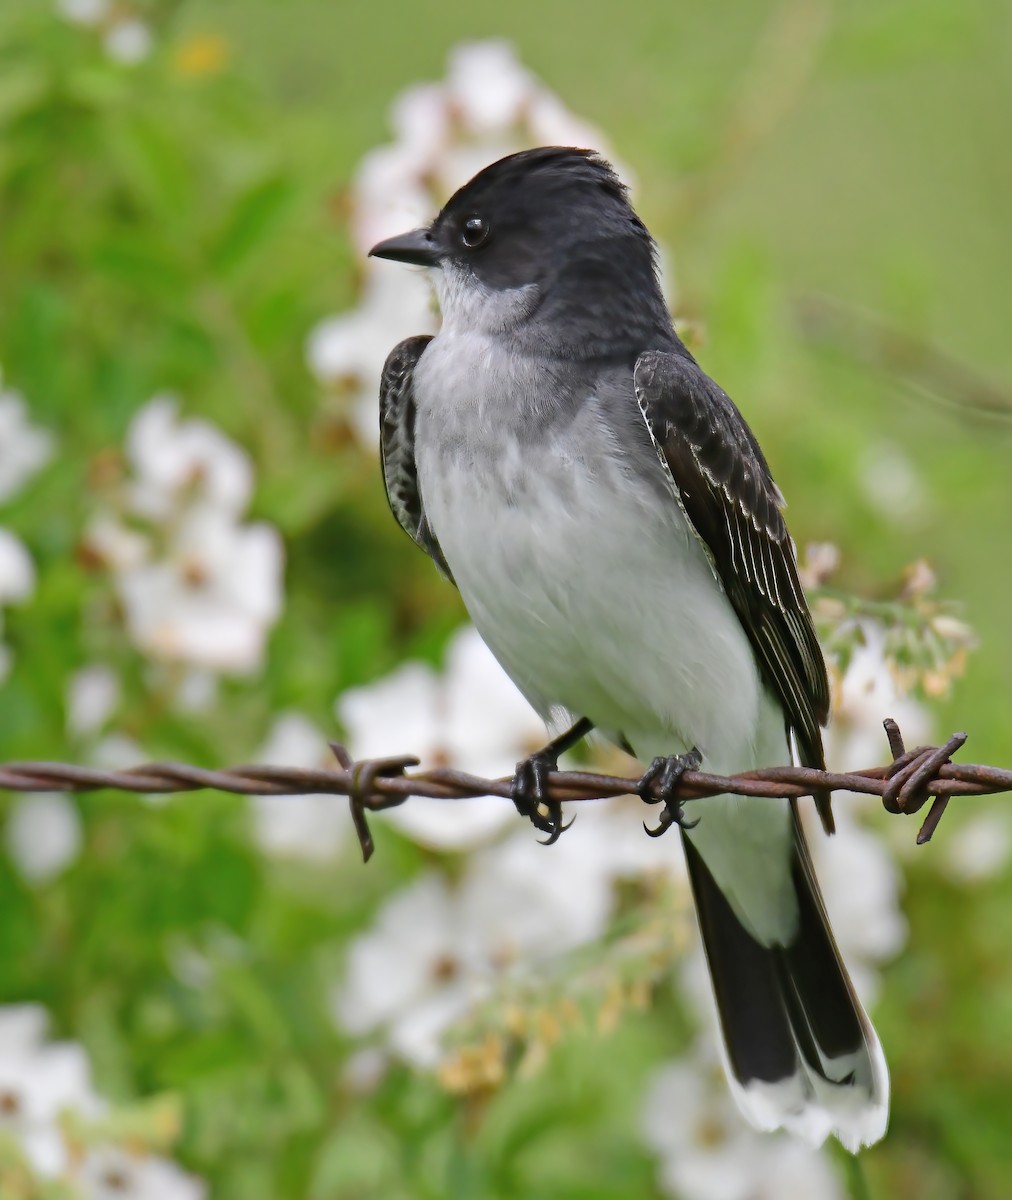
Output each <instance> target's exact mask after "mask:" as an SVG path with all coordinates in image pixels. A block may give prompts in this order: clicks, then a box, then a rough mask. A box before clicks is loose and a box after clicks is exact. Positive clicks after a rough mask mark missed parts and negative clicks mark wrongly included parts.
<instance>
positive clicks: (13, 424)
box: [0, 390, 53, 504]
mask: <svg viewBox="0 0 1012 1200" xmlns="http://www.w3.org/2000/svg"><path fill="white" fill-rule="evenodd" d="M52 453H53V439H52V437H51V436H50V435H49V434H48V433H46V432H45V431H44V430H42V429H38V428H37V427H36V426H34V425H32V423H31V422H30V421H29V419H28V414H27V410H26V408H25V402H24V400H23V399H22V397H21V396H20V395H19V394H18V393H17V392H13V391H9V390H8V391H4V390H0V504H2V503H3V502H4V501H5V500H9V499H10V498H11V497H12V496H14V495H15V494H16V493H17V492H18V491H20V490H21V488H22V487H23V486H24V485H25V483H27V482H28V480H29V479H30V478H31V477H32V476H33V475H34V474H35V472H36V471H38V470H39V469H40V467H43V466H45V464H46V463H47V462H48V461H49V459H50V458H51V457H52Z"/></svg>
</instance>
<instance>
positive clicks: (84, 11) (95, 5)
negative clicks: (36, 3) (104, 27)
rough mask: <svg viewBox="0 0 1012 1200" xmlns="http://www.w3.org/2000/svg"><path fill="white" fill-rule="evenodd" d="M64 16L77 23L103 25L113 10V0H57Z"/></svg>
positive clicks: (58, 9) (58, 8)
mask: <svg viewBox="0 0 1012 1200" xmlns="http://www.w3.org/2000/svg"><path fill="white" fill-rule="evenodd" d="M56 8H57V11H58V12H59V13H60V15H61V16H62V17H65V18H66V19H67V20H68V21H72V22H73V23H74V24H75V25H101V23H102V22H103V21H104V20H105V19H106V17H107V16H108V15H109V13H110V12H111V10H112V3H111V0H56Z"/></svg>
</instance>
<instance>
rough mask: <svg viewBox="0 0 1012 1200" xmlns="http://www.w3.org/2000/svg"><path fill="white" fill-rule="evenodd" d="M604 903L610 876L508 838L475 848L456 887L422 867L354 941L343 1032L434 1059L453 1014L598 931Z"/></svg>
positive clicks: (410, 1056) (338, 1004) (414, 1057)
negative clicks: (375, 1035) (375, 1036)
mask: <svg viewBox="0 0 1012 1200" xmlns="http://www.w3.org/2000/svg"><path fill="white" fill-rule="evenodd" d="M610 910H611V892H610V888H609V887H608V884H607V881H606V880H605V879H604V877H603V876H601V875H600V874H599V873H598V872H597V871H595V870H594V869H593V868H590V869H588V868H587V866H586V864H584V863H583V861H582V860H581V858H580V856H579V854H578V853H573V852H570V853H566V851H565V850H564V848H563V844H562V843H560V844H559V845H557V846H553V847H552V848H551V850H548V849H546V848H545V847H542V846H538V845H537V844H536V843H535V842H534V841H533V840H532V839H531V838H530V837H528V836H526V835H525V836H524V837H518V838H513V839H510V840H509V841H507V842H506V843H504V844H502V845H499V846H496V847H495V848H494V849H493V850H489V851H486V852H485V853H483V854H479V855H477V856H476V857H475V858H474V859H473V860H472V861H471V863H470V864H469V867H468V870H467V872H466V873H465V875H464V877H463V878H462V879H461V880H460V882H459V884H458V885H457V886H456V887H455V888H451V887H450V885H449V884H448V883H447V882H446V881H445V880H444V879H443V878H442V877H441V876H440V875H438V874H437V873H436V872H429V873H428V874H426V875H423V876H422V877H421V878H420V879H417V880H416V881H415V882H414V883H412V884H411V885H409V887H408V888H406V889H405V890H404V891H403V892H401V893H400V895H397V896H394V897H393V898H392V899H391V900H389V901H387V903H386V904H385V905H384V906H383V907H382V908H381V909H380V911H379V913H378V914H377V917H376V920H375V922H374V924H373V927H372V929H371V930H369V931H368V932H367V933H365V934H364V935H362V936H361V937H359V938H357V939H356V940H355V942H354V943H353V944H352V947H351V951H350V953H349V959H348V972H347V978H346V980H345V984H344V986H343V988H342V989H341V990H340V991H339V993H338V995H337V997H336V999H335V1012H336V1016H337V1018H338V1020H339V1022H340V1023H341V1024H342V1025H343V1027H344V1028H345V1029H346V1030H347V1031H348V1032H349V1033H353V1034H363V1033H369V1032H372V1031H374V1030H379V1029H382V1030H383V1031H384V1032H385V1034H386V1038H387V1040H388V1042H389V1045H390V1047H391V1049H392V1050H393V1051H394V1053H396V1054H397V1055H399V1056H400V1057H401V1058H403V1059H405V1060H406V1061H408V1062H410V1063H412V1064H414V1065H416V1066H420V1067H432V1066H435V1065H436V1064H437V1063H438V1061H439V1059H440V1056H441V1052H442V1036H443V1034H444V1033H445V1031H446V1030H447V1029H448V1028H449V1027H450V1026H451V1025H453V1024H454V1022H456V1021H457V1020H458V1019H460V1018H461V1017H462V1016H464V1014H465V1013H467V1012H468V1011H469V1010H470V1009H471V1008H472V1007H473V1006H474V1005H475V1004H476V1003H478V1002H479V1001H480V1000H482V999H484V998H485V997H487V996H489V995H490V994H491V993H492V992H493V991H494V990H495V988H496V986H497V985H500V984H502V983H503V982H504V981H506V980H510V979H518V978H523V977H525V976H528V975H530V974H532V973H537V972H538V971H539V970H541V971H547V970H550V969H551V967H552V964H553V963H556V962H557V960H558V958H559V956H560V955H561V954H563V953H565V952H566V951H567V950H570V949H573V948H574V947H576V946H579V945H582V944H584V943H586V942H588V941H591V940H593V939H594V938H596V937H599V936H600V935H601V933H602V932H603V930H604V927H605V924H606V922H607V919H608V916H609V914H610Z"/></svg>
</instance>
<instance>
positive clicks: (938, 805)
mask: <svg viewBox="0 0 1012 1200" xmlns="http://www.w3.org/2000/svg"><path fill="white" fill-rule="evenodd" d="M883 724H884V727H885V731H886V736H887V737H888V739H889V748H890V752H891V753H892V756H893V757H892V762H890V763H888V764H887V765H885V766H882V767H870V768H867V769H865V770H859V771H848V772H840V771H819V770H816V769H814V768H812V767H766V768H764V769H762V770H758V771H746V772H743V773H742V774H740V775H730V776H723V775H711V774H709V773H707V772H705V771H686V772H685V774H684V775H683V776H682V779H681V784H680V789H679V799H680V800H683V801H685V802H686V803H691V802H693V801H696V800H703V799H705V798H706V797H708V796H718V795H722V794H728V793H730V794H732V795H736V796H747V797H751V798H764V797H765V798H767V799H775V798H780V799H783V798H800V797H803V796H810V795H812V793H813V791H816V790H818V789H822V788H829V789H831V790H833V791H847V792H860V793H863V794H865V795H870V796H879V797H881V799H882V804H883V806H884V808H885V809H886V811H887V812H890V813H896V814H902V815H907V816H909V815H911V814H913V813H916V812H919V811H920V810H921V809H922V808H923V807H924V805H925V804H927V802H928V801H929V800H931V799H932V798H933V803H932V805H931V808H930V809H929V811H928V815H927V816H926V817H925V819H924V821H923V823H922V824H921V828H920V830H919V832H918V834H917V844H918V845H923V844H924V843H925V842H927V841H930V839H931V836H932V835H933V834H934V832H935V830H936V829H937V827H938V823H939V821H940V820H941V819H942V815H943V813H944V812H945V809H946V806H947V805H948V803H949V800H950V799H951V798H952V797H953V796H984V795H991V794H994V793H996V792H1009V791H1012V770H1006V769H1004V768H1001V767H988V766H982V765H980V764H977V763H953V762H951V761H950V760H951V757H952V755H953V754H955V753H956V751H957V750H959V749H960V748H961V747H962V745H963V743H964V742H965V741H966V736H967V735H966V734H965V733H954V734H953V735H952V737H950V738H949V739H948V741H947V742H945V743H944V744H943V745H941V746H918V747H917V748H916V749H914V750H907V749H906V748H905V746H904V744H903V737H902V734H901V733H900V730H899V727H898V725H897V724H896V722H895V721H893V720H891V719H890V720H886V721H885V722H884V723H883ZM330 745H331V749H332V750H333V752H334V755H335V757H336V758H337V760H338V763H339V765H340V766H339V769H336V770H334V769H326V768H307V767H273V766H260V765H256V764H251V765H244V766H236V767H227V768H225V769H223V770H218V771H214V770H209V769H207V768H204V767H196V766H192V765H189V764H186V763H174V762H154V763H145V764H144V765H142V766H138V767H131V768H129V769H128V770H123V771H110V770H105V769H103V768H100V767H85V766H78V765H75V764H72V763H58V762H44V761H31V762H8V763H0V790H8V791H18V792H54V791H72V792H92V791H99V790H102V789H113V790H116V791H125V792H138V793H165V792H172V793H175V792H191V791H200V790H202V789H205V788H210V789H214V790H216V791H220V792H233V793H238V794H241V795H247V796H298V795H307V794H312V793H329V794H332V795H336V796H347V797H348V800H349V806H350V809H351V817H352V821H353V822H354V825H355V831H356V834H357V835H358V840H359V843H360V845H361V847H362V856H363V858H364V859H365V861H368V860H369V858H370V856H371V855H372V852H373V840H372V834H371V833H370V830H369V824H368V821H367V819H366V814H367V813H368V812H380V811H382V810H383V809H388V808H395V807H397V806H398V805H400V804H403V803H404V802H405V801H406V800H408V799H410V798H411V797H412V796H420V797H421V796H424V797H429V798H432V799H438V800H464V799H469V798H472V797H475V796H498V797H502V798H505V799H509V798H510V783H511V780H510V779H509V778H504V779H482V778H481V777H480V776H477V775H469V774H468V773H467V772H465V771H458V770H455V769H454V768H452V767H438V768H434V769H432V770H428V771H419V772H415V773H413V774H410V775H408V774H405V771H406V770H407V769H408V768H410V767H415V766H418V765H419V760H418V759H417V758H415V757H414V756H413V755H396V756H392V757H389V758H372V759H363V760H360V761H356V760H355V759H353V758H352V757H351V755H350V754H349V753H348V751H347V750H346V749H345V747H344V746H342V745H340V744H339V743H337V742H331V744H330ZM638 782H639V780H638V779H625V778H622V777H620V776H616V775H600V774H597V773H595V772H592V771H555V772H552V774H551V775H550V776H549V780H548V799H549V800H551V801H559V802H561V803H575V802H579V801H586V800H604V799H608V798H610V797H614V796H623V795H627V794H629V793H634V792H635V790H636V785H637V783H638Z"/></svg>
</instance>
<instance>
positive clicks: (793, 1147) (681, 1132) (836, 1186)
mask: <svg viewBox="0 0 1012 1200" xmlns="http://www.w3.org/2000/svg"><path fill="white" fill-rule="evenodd" d="M641 1120H642V1132H643V1137H644V1141H645V1142H646V1143H647V1145H648V1146H649V1147H650V1148H651V1149H652V1150H653V1151H654V1153H655V1154H656V1155H657V1156H658V1157H659V1158H660V1170H659V1176H660V1182H661V1186H662V1187H663V1188H664V1190H665V1191H666V1192H667V1193H668V1194H669V1195H670V1196H674V1197H677V1198H678V1200H843V1197H844V1195H845V1193H844V1190H843V1188H842V1187H841V1185H840V1181H839V1179H838V1178H837V1177H836V1175H835V1173H834V1172H833V1169H832V1167H831V1166H830V1164H829V1161H828V1158H827V1157H826V1155H825V1154H824V1152H821V1151H818V1150H814V1149H812V1148H811V1147H809V1146H806V1145H805V1144H804V1143H802V1142H798V1141H796V1140H794V1139H792V1138H789V1137H787V1136H786V1135H784V1134H778V1135H772V1136H771V1135H769V1134H761V1133H758V1132H756V1131H755V1130H753V1129H750V1128H749V1127H748V1126H747V1125H746V1124H745V1122H744V1119H743V1118H742V1117H741V1116H740V1115H739V1113H738V1112H737V1111H736V1110H735V1108H734V1106H733V1104H732V1102H731V1100H730V1095H729V1093H728V1090H727V1086H726V1084H725V1082H724V1075H723V1071H721V1069H720V1067H719V1065H718V1064H717V1063H716V1062H715V1061H713V1060H712V1059H710V1058H709V1057H708V1056H707V1055H706V1053H705V1052H704V1051H702V1050H697V1051H696V1052H695V1053H694V1054H693V1055H691V1056H690V1057H687V1058H685V1059H682V1060H678V1061H675V1062H671V1063H668V1064H667V1065H666V1066H664V1067H662V1068H661V1069H660V1070H659V1071H657V1073H656V1074H655V1075H654V1077H653V1080H652V1082H651V1084H650V1087H649V1088H648V1090H647V1094H646V1097H645V1100H644V1104H643V1112H642V1118H641Z"/></svg>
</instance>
